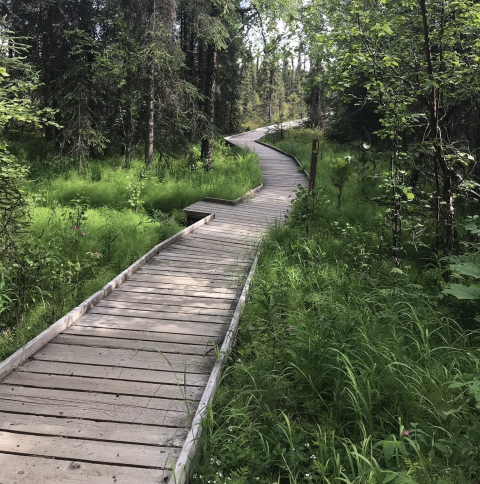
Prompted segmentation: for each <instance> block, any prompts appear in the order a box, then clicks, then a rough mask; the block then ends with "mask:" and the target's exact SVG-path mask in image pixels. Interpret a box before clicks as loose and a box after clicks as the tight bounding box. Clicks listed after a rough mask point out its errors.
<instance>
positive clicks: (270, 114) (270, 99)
mask: <svg viewBox="0 0 480 484" xmlns="http://www.w3.org/2000/svg"><path fill="white" fill-rule="evenodd" d="M274 80H275V71H274V69H273V67H272V68H271V69H270V85H269V87H268V89H269V91H268V122H269V124H272V117H273V81H274Z"/></svg>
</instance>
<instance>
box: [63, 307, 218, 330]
mask: <svg viewBox="0 0 480 484" xmlns="http://www.w3.org/2000/svg"><path fill="white" fill-rule="evenodd" d="M175 308H176V309H175ZM178 311H182V313H179V312H178ZM198 311H201V310H198ZM216 311H217V312H218V311H219V310H218V309H217V310H216ZM88 314H103V315H109V316H124V317H126V316H128V317H133V318H147V319H158V320H161V321H165V320H173V321H177V322H178V321H191V322H200V323H217V324H222V323H227V322H228V311H224V312H222V313H221V315H218V314H216V315H215V314H213V315H209V314H198V312H193V311H185V310H184V308H182V309H179V308H178V306H163V309H162V310H161V311H157V312H154V311H152V310H150V311H147V310H135V309H128V308H115V307H113V308H111V307H106V306H96V307H95V308H94V309H92V310H90V312H89V313H88ZM68 329H70V328H68ZM68 329H67V330H66V331H68Z"/></svg>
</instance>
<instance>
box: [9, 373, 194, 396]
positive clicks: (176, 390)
mask: <svg viewBox="0 0 480 484" xmlns="http://www.w3.org/2000/svg"><path fill="white" fill-rule="evenodd" d="M4 384H5V385H9V386H10V385H12V386H13V385H15V386H28V387H38V388H53V389H55V390H74V391H88V392H98V393H113V394H115V395H117V394H122V395H140V396H145V397H162V398H168V399H172V400H192V401H196V400H200V398H201V396H202V393H203V387H201V386H199V387H193V386H183V385H165V384H163V383H146V382H132V381H124V380H109V379H106V378H85V377H78V376H65V375H44V374H39V373H28V372H24V371H22V372H17V371H13V372H12V373H10V374H9V375H8V376H7V378H6V379H5V380H4Z"/></svg>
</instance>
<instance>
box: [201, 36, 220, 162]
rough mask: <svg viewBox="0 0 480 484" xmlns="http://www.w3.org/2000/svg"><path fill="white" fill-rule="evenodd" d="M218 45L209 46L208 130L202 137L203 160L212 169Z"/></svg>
mask: <svg viewBox="0 0 480 484" xmlns="http://www.w3.org/2000/svg"><path fill="white" fill-rule="evenodd" d="M217 52H218V49H217V46H216V45H215V44H210V45H209V46H208V47H207V65H206V78H205V105H204V106H205V108H204V110H205V116H206V118H207V123H208V124H207V130H206V133H205V134H204V136H203V139H202V161H203V162H204V164H205V169H206V170H207V171H210V170H211V169H212V154H213V143H214V141H215V93H216V89H217Z"/></svg>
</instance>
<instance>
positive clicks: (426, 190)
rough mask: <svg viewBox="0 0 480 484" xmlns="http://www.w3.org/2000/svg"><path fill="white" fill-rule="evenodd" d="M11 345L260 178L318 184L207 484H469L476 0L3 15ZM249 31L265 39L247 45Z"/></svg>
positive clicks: (222, 417)
mask: <svg viewBox="0 0 480 484" xmlns="http://www.w3.org/2000/svg"><path fill="white" fill-rule="evenodd" d="M1 8H2V9H3V12H2V13H3V14H4V15H5V21H4V24H3V26H2V29H1V32H2V38H3V40H2V43H1V45H2V48H3V51H4V55H3V56H2V57H1V59H0V76H1V81H0V82H1V103H0V108H1V109H0V128H1V136H2V137H1V142H2V146H1V158H0V163H1V172H0V184H1V187H0V189H1V191H2V194H5V195H6V196H3V197H2V199H1V200H0V220H1V225H0V248H1V256H0V257H1V265H0V270H1V273H0V274H1V276H0V277H1V278H0V288H1V293H0V295H1V300H0V316H1V325H2V327H1V329H2V339H1V346H0V348H1V352H0V357H4V356H7V355H8V354H10V353H11V352H12V351H14V350H15V349H16V348H18V347H19V346H21V345H22V344H23V343H25V342H26V341H28V340H29V339H30V338H31V337H32V336H34V335H36V334H38V332H39V331H41V330H42V329H44V328H45V327H46V326H47V325H48V324H50V323H51V322H53V321H54V320H55V319H57V318H58V317H59V316H60V315H61V314H63V313H64V312H65V311H67V310H68V309H69V308H71V307H73V305H74V304H75V303H76V302H79V301H81V300H82V299H84V298H85V297H87V296H88V295H89V294H91V293H92V292H93V291H94V290H95V289H98V288H99V287H101V285H103V284H104V283H105V282H107V281H108V280H109V279H111V278H112V277H113V276H115V275H116V274H118V272H120V270H121V269H122V268H124V267H125V265H128V263H129V262H131V261H133V260H135V259H136V258H138V256H140V255H142V254H143V253H144V252H146V250H148V248H150V247H151V246H152V245H154V244H155V243H156V242H158V241H159V240H161V239H162V238H165V237H167V236H168V235H170V234H172V233H175V232H176V231H178V230H179V229H180V228H181V225H182V224H184V223H185V221H184V220H183V218H182V215H181V214H180V212H178V209H181V208H183V207H184V206H185V205H187V204H188V203H191V202H193V201H195V200H196V199H199V198H201V197H202V196H205V195H210V196H221V197H223V198H228V197H230V198H236V197H237V196H239V195H241V194H243V193H244V192H245V191H247V190H248V189H249V188H253V187H254V186H256V185H258V184H259V183H260V182H261V172H260V170H259V166H258V160H257V159H256V158H255V157H254V156H253V155H251V154H248V153H244V152H241V151H231V150H230V149H225V148H224V147H221V146H220V144H219V143H218V141H217V142H216V141H215V138H216V136H220V135H221V134H232V133H236V132H240V131H244V130H247V129H249V128H254V127H257V126H260V125H266V124H272V123H281V122H282V121H283V120H287V119H294V118H303V117H305V116H306V115H308V118H309V120H308V123H309V128H308V129H307V128H304V129H302V130H298V131H294V132H283V130H280V132H279V134H277V135H274V136H271V137H269V138H268V141H269V142H270V143H274V144H277V145H278V146H279V147H281V148H282V149H284V150H286V151H289V152H291V153H292V154H295V155H296V156H297V158H298V159H299V160H300V161H301V163H302V164H303V165H304V167H305V168H306V169H307V170H308V168H309V157H310V146H311V142H312V139H314V138H320V140H321V144H320V146H321V150H320V151H321V153H320V166H319V171H318V174H317V188H316V189H315V190H313V191H311V190H302V189H300V190H299V191H298V193H297V201H296V202H295V204H294V206H293V211H292V216H291V217H290V220H289V221H288V224H287V225H286V226H285V227H275V229H274V230H273V231H272V232H271V234H270V236H269V237H268V238H267V239H266V240H265V242H264V243H263V245H262V251H261V259H260V264H259V267H258V271H257V274H256V276H255V279H254V281H253V284H252V289H251V295H250V299H249V301H248V304H247V306H246V309H245V312H244V315H243V317H242V326H241V328H242V329H241V333H240V340H239V346H238V350H237V353H236V354H235V355H234V356H233V358H232V365H231V366H230V367H229V369H228V371H227V373H226V376H225V379H224V381H223V385H222V386H221V390H220V393H219V395H218V398H217V401H216V404H215V406H214V407H213V409H212V412H211V414H210V419H209V421H208V422H207V427H206V428H207V434H208V437H209V438H208V439H206V440H205V446H204V449H203V451H204V457H203V460H202V463H201V465H200V467H199V471H198V473H197V474H196V479H199V480H200V481H201V482H209V481H211V482H223V481H222V478H227V477H228V478H230V479H229V480H231V481H233V482H237V483H248V484H250V483H251V482H257V481H259V482H263V483H265V484H267V483H268V484H272V483H273V482H282V483H283V482H309V481H314V482H322V483H323V482H346V483H348V482H355V483H364V482H365V483H367V482H378V483H385V484H386V483H388V482H389V483H395V484H400V483H405V482H419V483H430V482H435V483H452V484H453V483H455V484H457V483H469V484H470V483H475V482H478V473H479V471H478V462H479V461H480V454H479V448H480V445H479V443H480V353H479V348H480V344H479V333H478V325H479V322H480V316H479V314H480V310H479V301H480V284H479V281H480V244H479V235H480V218H479V216H478V213H479V209H480V184H479V183H480V171H479V170H480V168H479V167H480V164H479V161H480V131H479V130H480V107H479V106H480V105H479V99H478V96H479V93H480V90H479V88H480V42H479V41H478V39H479V38H480V2H478V1H477V0H336V1H331V0H309V1H305V2H296V1H294V0H290V1H279V0H268V1H255V2H235V1H230V0H213V1H195V2H193V1H178V2H173V1H170V0H169V1H162V2H160V1H155V0H143V1H141V0H134V1H122V0H108V1H107V0H104V1H93V0H78V1H77V0H76V1H73V0H71V1H69V0H62V1H60V0H34V1H26V0H25V1H22V0H14V1H5V2H3V3H2V5H1ZM252 39H254V41H253V42H252Z"/></svg>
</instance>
